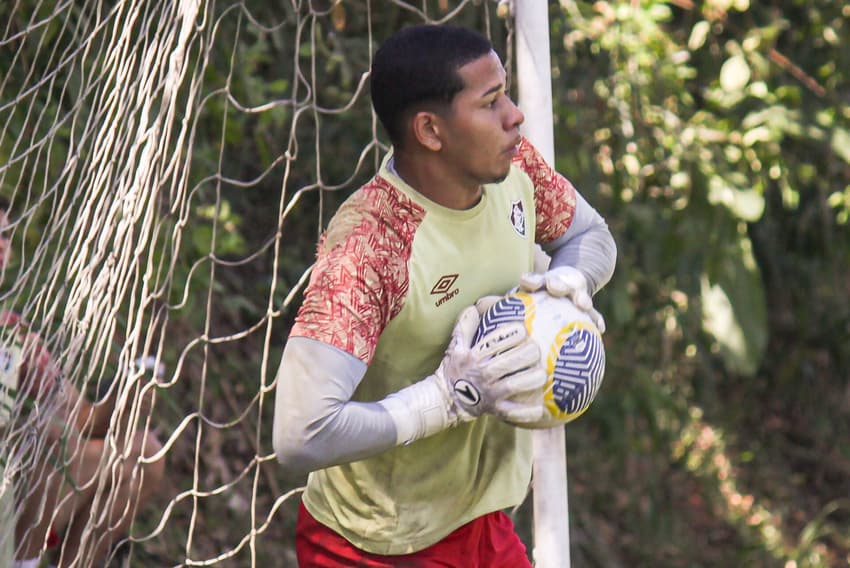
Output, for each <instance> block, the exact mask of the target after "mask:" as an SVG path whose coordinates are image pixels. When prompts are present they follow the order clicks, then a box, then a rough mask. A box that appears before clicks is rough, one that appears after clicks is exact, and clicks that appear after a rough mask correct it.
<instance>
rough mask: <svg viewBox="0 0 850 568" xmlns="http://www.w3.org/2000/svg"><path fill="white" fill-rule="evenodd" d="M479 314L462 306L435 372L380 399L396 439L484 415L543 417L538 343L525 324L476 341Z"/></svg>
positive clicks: (410, 438)
mask: <svg viewBox="0 0 850 568" xmlns="http://www.w3.org/2000/svg"><path fill="white" fill-rule="evenodd" d="M482 307H483V305H482ZM480 319H481V316H480V314H479V310H478V309H477V308H476V307H475V306H470V307H468V308H466V309H465V310H463V311H462V312H461V314H460V316H459V317H458V319H457V323H456V324H455V327H454V330H453V331H452V336H451V341H450V342H449V346H448V348H447V349H446V354H445V356H444V357H443V360H442V362H441V363H440V366H439V367H438V368H437V370H436V371H435V372H434V374H433V375H429V376H428V377H426V378H424V379H422V380H421V381H419V382H417V383H414V384H412V385H410V386H408V387H405V388H404V389H402V390H400V391H398V392H396V393H393V394H391V395H389V396H388V397H387V398H385V399H383V400H382V401H380V404H381V405H382V406H383V407H384V408H386V410H387V411H388V412H389V413H390V415H391V416H392V417H393V421H394V422H395V425H396V434H397V443H401V444H406V443H410V442H412V441H414V440H418V439H420V438H425V437H427V436H430V435H432V434H435V433H437V432H440V431H442V430H444V429H446V428H448V427H451V426H454V425H456V424H458V423H459V422H467V421H470V420H473V419H474V418H476V417H478V416H481V415H482V414H493V415H495V416H498V417H499V418H501V419H503V420H506V421H510V422H512V423H515V424H522V423H526V422H536V421H538V420H540V419H541V417H542V415H543V409H544V406H543V402H542V397H543V388H544V386H545V384H546V371H545V370H544V369H543V366H542V363H541V354H540V348H539V347H538V346H537V344H535V343H534V342H532V341H531V339H530V338H529V337H528V332H527V331H526V329H525V326H524V325H522V324H521V323H516V324H505V325H501V326H499V327H497V328H496V329H494V330H493V331H491V332H490V333H488V334H486V335H484V336H483V337H482V338H480V339H479V341H478V343H476V344H475V345H472V339H473V337H474V336H475V331H476V330H477V328H478V323H479V320H480Z"/></svg>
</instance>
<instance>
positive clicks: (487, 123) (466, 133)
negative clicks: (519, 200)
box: [442, 51, 525, 184]
mask: <svg viewBox="0 0 850 568" xmlns="http://www.w3.org/2000/svg"><path fill="white" fill-rule="evenodd" d="M458 73H459V74H460V77H461V78H462V79H463V82H464V88H463V90H462V91H461V92H460V93H458V94H457V95H455V98H454V100H453V101H452V106H451V112H450V113H449V114H448V115H446V116H444V117H443V123H444V127H445V135H444V136H443V137H442V141H443V151H444V156H445V158H446V159H447V160H448V162H449V163H450V164H451V166H452V167H453V168H454V169H455V170H457V173H458V174H459V175H460V176H462V177H466V178H468V179H469V181H470V182H474V183H477V184H485V183H494V182H498V181H501V180H503V179H505V176H507V175H508V172H509V171H510V166H511V160H512V158H513V157H514V155H515V154H516V151H517V149H516V147H517V144H519V141H520V135H519V125H520V124H522V121H523V120H524V119H525V117H524V116H523V114H522V112H521V111H520V110H519V108H517V106H516V105H515V104H514V103H513V101H511V99H510V98H509V97H508V96H507V94H506V93H505V69H504V67H502V62H501V61H499V56H498V55H496V53H495V52H492V51H491V52H490V53H489V54H487V55H485V56H482V57H480V58H478V59H476V60H474V61H472V62H470V63H467V64H466V65H464V66H463V67H461V68H460V69H459V70H458Z"/></svg>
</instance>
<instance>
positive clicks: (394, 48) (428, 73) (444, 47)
mask: <svg viewBox="0 0 850 568" xmlns="http://www.w3.org/2000/svg"><path fill="white" fill-rule="evenodd" d="M492 50H493V44H492V43H490V40H488V39H487V38H486V37H484V36H483V35H481V34H479V33H478V32H476V31H473V30H470V29H468V28H463V27H459V26H450V25H431V24H422V25H417V26H411V27H408V28H404V29H402V30H401V31H399V32H398V33H396V34H394V35H393V36H391V37H390V38H389V39H387V41H385V42H384V43H383V44H382V45H381V47H380V48H379V49H378V51H377V52H376V53H375V57H374V59H373V60H372V71H371V74H370V78H369V80H370V88H371V92H372V106H373V108H374V109H375V113H376V114H377V115H378V119H379V120H380V121H381V124H383V125H384V128H385V129H386V131H387V134H389V137H390V141H392V143H393V145H395V146H396V147H401V145H402V142H403V139H404V121H405V120H406V119H407V118H408V116H409V114H410V112H411V111H415V110H419V109H420V108H422V107H423V106H426V105H437V107H438V109H441V108H445V107H448V106H449V105H451V102H452V99H453V98H454V96H455V95H456V94H457V93H459V92H460V91H462V90H463V87H464V85H463V79H461V77H460V75H459V74H458V69H460V68H461V67H463V66H464V65H466V64H467V63H470V62H472V61H474V60H476V59H478V58H479V57H482V56H484V55H487V54H488V53H490V52H491V51H492Z"/></svg>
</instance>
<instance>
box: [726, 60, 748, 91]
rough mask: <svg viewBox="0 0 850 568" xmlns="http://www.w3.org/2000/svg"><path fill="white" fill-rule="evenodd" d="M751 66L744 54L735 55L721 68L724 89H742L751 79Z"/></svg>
mask: <svg viewBox="0 0 850 568" xmlns="http://www.w3.org/2000/svg"><path fill="white" fill-rule="evenodd" d="M751 74H752V72H751V71H750V66H749V65H748V64H747V60H746V59H744V56H743V55H733V56H732V57H730V58H729V59H727V60H726V61H725V62H724V63H723V66H722V67H721V68H720V86H721V87H722V88H723V90H724V91H728V92H732V91H740V90H741V89H743V88H744V87H745V86H746V85H747V83H748V82H749V81H750V75H751Z"/></svg>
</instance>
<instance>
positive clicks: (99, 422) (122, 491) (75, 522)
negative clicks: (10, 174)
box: [0, 198, 164, 568]
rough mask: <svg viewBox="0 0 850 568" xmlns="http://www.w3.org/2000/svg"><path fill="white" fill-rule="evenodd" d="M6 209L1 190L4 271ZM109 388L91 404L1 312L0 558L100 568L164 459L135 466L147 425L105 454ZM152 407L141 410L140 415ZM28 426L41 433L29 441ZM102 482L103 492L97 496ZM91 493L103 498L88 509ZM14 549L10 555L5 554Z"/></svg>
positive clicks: (149, 446)
mask: <svg viewBox="0 0 850 568" xmlns="http://www.w3.org/2000/svg"><path fill="white" fill-rule="evenodd" d="M8 209H9V203H8V201H7V200H6V199H5V198H0V275H3V276H5V269H6V267H7V265H8V262H9V260H10V256H11V248H10V246H9V237H8V235H7V234H6V233H7V225H8V218H7V212H8ZM116 391H117V389H112V392H111V393H110V394H108V395H107V396H106V397H105V398H104V399H103V400H101V401H99V402H98V403H97V404H92V403H91V402H89V401H88V400H86V398H85V397H83V396H82V395H81V394H80V392H79V390H78V389H77V388H76V387H75V386H74V385H73V384H72V383H71V382H70V381H67V380H63V378H62V371H61V368H60V365H59V364H58V362H57V361H56V360H55V359H54V358H53V356H52V355H51V353H50V352H49V351H48V349H47V348H46V346H45V344H44V341H43V340H42V339H41V337H39V335H38V334H37V333H34V332H33V331H31V330H30V326H29V324H28V323H27V322H26V321H24V320H22V319H21V317H20V316H19V315H18V314H17V313H14V312H12V311H9V310H0V439H2V441H3V443H2V451H3V455H2V456H0V457H1V458H2V462H0V463H2V468H0V472H2V478H3V481H4V482H3V484H2V486H0V501H2V503H3V510H4V512H7V513H11V514H8V515H4V519H3V522H4V523H5V524H4V525H3V527H2V530H3V532H5V533H6V534H3V535H0V537H2V538H0V542H2V543H3V547H2V548H3V549H4V550H5V556H4V555H3V554H2V553H0V562H2V565H3V566H12V567H13V568H35V567H37V566H42V565H43V564H42V561H43V558H44V559H45V560H47V561H53V562H57V563H59V564H60V565H61V566H70V565H72V564H73V565H75V566H91V565H94V566H99V565H100V563H101V562H103V560H104V559H105V558H106V557H107V555H108V553H109V552H110V549H111V547H112V546H113V545H114V544H115V543H116V542H117V541H118V540H119V539H120V538H123V536H124V535H125V534H126V531H127V529H128V528H129V526H130V524H131V522H132V520H133V517H134V515H135V512H136V511H137V510H138V508H139V507H140V506H142V505H143V504H144V502H145V501H146V500H147V499H148V498H149V497H150V496H151V495H152V493H153V490H154V489H155V488H156V487H157V486H158V485H159V483H160V481H161V480H162V476H163V469H164V462H163V460H159V461H157V462H154V463H149V464H145V465H143V466H141V467H139V465H138V462H139V459H140V458H141V457H142V456H150V455H153V454H154V453H156V452H157V451H158V450H159V449H160V448H161V445H160V443H159V441H158V440H157V439H156V437H155V436H154V434H153V433H147V434H145V433H144V432H136V433H135V434H134V435H133V437H132V441H131V442H130V444H129V447H125V445H124V443H123V439H124V438H123V436H122V435H120V434H119V435H118V436H116V437H115V439H114V440H113V442H114V443H115V444H117V450H118V452H121V453H125V454H126V458H124V459H119V460H117V461H116V462H115V463H114V464H107V463H106V462H105V461H104V458H105V457H106V456H105V455H104V454H105V452H109V451H110V450H109V442H107V441H106V440H105V439H104V438H105V436H106V434H107V431H108V429H109V425H110V420H111V418H112V414H113V412H114V409H115V406H114V404H115V401H116V398H117V397H116ZM149 410H150V408H149V407H147V406H146V408H144V409H141V410H140V413H141V418H140V420H141V421H142V422H143V421H144V418H145V416H146V412H148V411H149ZM28 433H34V434H35V435H36V436H37V437H38V440H37V441H33V440H30V441H29V443H28V442H27V440H26V439H24V438H25V437H26V436H25V435H26V434H28ZM105 466H109V468H110V469H109V470H107V469H105ZM102 476H105V477H103V479H102ZM103 481H105V483H106V484H107V488H108V489H107V491H108V494H107V495H108V498H107V497H104V496H100V497H98V496H97V495H96V493H97V491H98V490H102V488H101V487H99V485H100V484H101V483H102V482H103ZM15 486H17V487H15ZM96 498H99V499H101V502H100V504H99V505H98V506H97V508H96V509H95V503H94V501H95V499H96ZM15 511H17V519H16V518H15V516H16V515H15ZM12 533H14V534H12ZM84 535H87V539H88V545H87V546H86V547H85V549H83V548H82V547H81V545H82V541H83V538H84ZM12 537H14V538H12ZM54 547H57V548H55V549H54ZM48 549H51V550H48ZM13 550H14V556H15V557H16V558H17V560H12V559H11V555H12V551H13ZM46 552H47V553H46ZM75 563H76V564H75ZM51 566H52V564H51Z"/></svg>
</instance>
